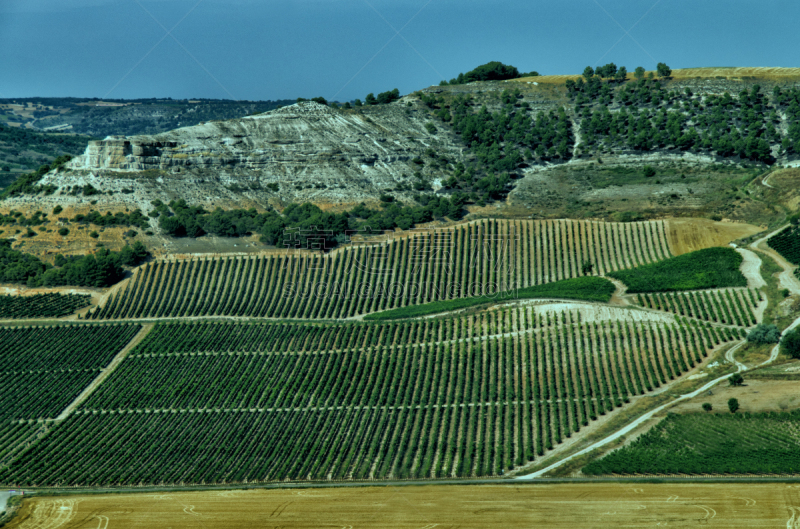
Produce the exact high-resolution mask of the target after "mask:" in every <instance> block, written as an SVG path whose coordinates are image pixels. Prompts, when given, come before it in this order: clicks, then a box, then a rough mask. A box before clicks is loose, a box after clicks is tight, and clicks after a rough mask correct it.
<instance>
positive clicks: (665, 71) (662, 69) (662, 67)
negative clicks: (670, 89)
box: [656, 62, 672, 77]
mask: <svg viewBox="0 0 800 529" xmlns="http://www.w3.org/2000/svg"><path fill="white" fill-rule="evenodd" d="M656 70H657V71H658V76H659V77H669V76H670V75H672V70H671V69H670V67H669V66H667V65H666V64H664V63H663V62H660V63H658V66H656Z"/></svg>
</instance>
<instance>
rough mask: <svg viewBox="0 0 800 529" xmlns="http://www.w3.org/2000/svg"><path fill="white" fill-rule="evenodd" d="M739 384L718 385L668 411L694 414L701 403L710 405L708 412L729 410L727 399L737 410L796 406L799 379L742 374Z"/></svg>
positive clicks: (799, 384)
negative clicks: (776, 378) (736, 385)
mask: <svg viewBox="0 0 800 529" xmlns="http://www.w3.org/2000/svg"><path fill="white" fill-rule="evenodd" d="M744 379H745V385H744V386H741V387H734V386H730V385H728V384H727V383H725V384H720V385H718V386H716V387H714V388H712V389H710V390H709V391H708V392H707V393H705V394H703V395H699V396H697V397H695V398H694V399H691V400H687V401H686V402H683V403H681V404H678V405H677V406H675V407H673V408H670V410H669V411H670V412H672V413H697V412H699V411H701V406H702V404H703V403H704V402H708V403H709V404H711V406H713V407H714V411H713V412H712V413H730V412H729V411H728V400H729V399H731V398H735V399H737V400H738V401H739V405H740V406H741V407H740V408H739V409H740V412H742V413H744V412H763V411H778V412H780V411H789V410H795V409H798V408H800V390H799V389H798V386H800V382H798V381H797V380H761V379H754V378H749V377H748V376H747V373H745V374H744Z"/></svg>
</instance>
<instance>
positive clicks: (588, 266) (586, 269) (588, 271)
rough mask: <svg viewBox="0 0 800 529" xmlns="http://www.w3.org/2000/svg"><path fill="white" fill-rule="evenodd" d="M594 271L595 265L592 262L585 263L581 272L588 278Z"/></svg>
mask: <svg viewBox="0 0 800 529" xmlns="http://www.w3.org/2000/svg"><path fill="white" fill-rule="evenodd" d="M592 270H594V265H593V264H592V262H591V261H584V262H583V265H581V272H582V273H583V275H585V276H588V275H589V274H591V273H592Z"/></svg>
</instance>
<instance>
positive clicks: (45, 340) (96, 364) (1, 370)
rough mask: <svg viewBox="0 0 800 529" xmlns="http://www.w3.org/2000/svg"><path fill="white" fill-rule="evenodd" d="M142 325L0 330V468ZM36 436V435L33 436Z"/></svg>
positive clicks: (98, 372)
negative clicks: (42, 421) (39, 422)
mask: <svg viewBox="0 0 800 529" xmlns="http://www.w3.org/2000/svg"><path fill="white" fill-rule="evenodd" d="M140 329H141V326H140V325H133V324H123V325H120V324H113V325H60V326H48V327H8V328H3V329H0V465H2V463H3V461H4V459H5V458H7V457H8V456H9V455H10V454H12V453H14V452H17V451H19V450H20V449H22V448H24V447H25V445H27V444H28V443H31V442H33V439H32V438H31V436H32V435H33V434H34V433H35V432H36V431H38V429H40V428H41V427H42V425H41V424H38V425H37V421H39V420H42V419H53V418H55V417H57V416H58V415H59V413H61V412H62V411H63V410H64V408H65V407H67V406H68V405H69V404H70V403H71V402H72V401H73V400H75V398H76V397H77V396H78V395H80V393H81V391H83V389H84V388H85V387H86V386H88V385H89V384H90V383H91V382H92V380H94V379H95V378H96V377H97V376H98V375H99V374H100V371H101V370H102V369H103V368H104V367H106V366H107V365H108V364H109V362H111V359H112V358H113V357H114V356H115V355H116V354H117V353H118V352H119V351H120V350H121V349H122V348H123V347H124V346H125V345H126V344H127V343H128V342H129V341H130V340H131V339H132V338H133V337H134V336H135V335H136V334H137V333H138V332H139V330H140ZM34 437H35V436H34Z"/></svg>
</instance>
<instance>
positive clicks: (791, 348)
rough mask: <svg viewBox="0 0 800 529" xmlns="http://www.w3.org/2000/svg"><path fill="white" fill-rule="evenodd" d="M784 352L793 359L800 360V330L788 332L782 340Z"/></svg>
mask: <svg viewBox="0 0 800 529" xmlns="http://www.w3.org/2000/svg"><path fill="white" fill-rule="evenodd" d="M781 345H782V346H783V350H784V352H785V353H786V354H787V355H789V356H790V357H792V358H800V328H797V329H793V330H791V331H789V332H787V333H786V334H785V335H784V337H783V340H781Z"/></svg>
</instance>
